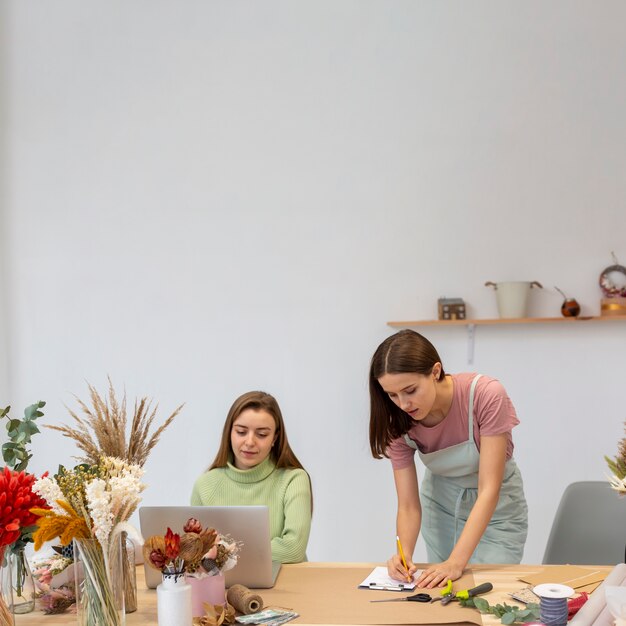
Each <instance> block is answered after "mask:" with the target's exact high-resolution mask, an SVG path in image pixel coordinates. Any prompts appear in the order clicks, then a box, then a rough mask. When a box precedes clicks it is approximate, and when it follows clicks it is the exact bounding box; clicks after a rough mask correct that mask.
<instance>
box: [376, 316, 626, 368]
mask: <svg viewBox="0 0 626 626" xmlns="http://www.w3.org/2000/svg"><path fill="white" fill-rule="evenodd" d="M619 320H622V321H624V320H626V315H602V316H583V317H580V316H579V317H511V318H508V317H499V318H496V319H476V320H421V321H410V322H387V325H388V326H391V327H392V328H415V327H418V326H465V327H467V362H468V363H469V364H472V363H473V362H474V338H475V335H476V326H489V325H496V324H552V323H562V324H570V325H571V324H574V325H579V326H580V325H581V324H583V322H612V321H619Z"/></svg>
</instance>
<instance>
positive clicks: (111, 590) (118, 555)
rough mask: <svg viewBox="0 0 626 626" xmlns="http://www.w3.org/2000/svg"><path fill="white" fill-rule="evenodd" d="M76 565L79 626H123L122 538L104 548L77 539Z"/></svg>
mask: <svg viewBox="0 0 626 626" xmlns="http://www.w3.org/2000/svg"><path fill="white" fill-rule="evenodd" d="M74 563H75V566H74V573H75V577H76V590H75V591H76V613H77V616H78V625H79V626H104V625H106V626H124V624H125V623H126V616H125V613H124V567H123V556H122V541H121V537H120V536H119V535H118V536H117V537H116V538H115V539H114V540H113V541H111V544H110V545H109V546H105V547H104V548H103V547H102V546H101V545H100V542H98V541H97V540H96V539H74Z"/></svg>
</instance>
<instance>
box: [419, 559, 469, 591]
mask: <svg viewBox="0 0 626 626" xmlns="http://www.w3.org/2000/svg"><path fill="white" fill-rule="evenodd" d="M462 574H463V568H462V567H461V566H460V565H459V564H458V563H454V562H452V561H444V562H443V563H437V564H434V565H431V566H430V567H428V568H426V569H425V570H424V571H423V573H422V575H421V576H420V577H419V578H417V579H416V580H415V584H416V586H417V587H420V588H422V589H433V588H434V587H445V586H446V583H447V582H448V579H450V580H456V579H457V578H461V575H462Z"/></svg>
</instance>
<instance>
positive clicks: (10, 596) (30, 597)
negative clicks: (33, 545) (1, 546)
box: [6, 548, 35, 614]
mask: <svg viewBox="0 0 626 626" xmlns="http://www.w3.org/2000/svg"><path fill="white" fill-rule="evenodd" d="M7 559H8V561H9V563H10V570H9V571H10V575H7V578H6V581H7V582H6V584H7V589H6V595H7V603H8V605H9V610H10V611H11V612H12V613H18V614H22V613H30V612H31V611H34V610H35V581H34V579H33V573H32V571H31V569H30V565H29V564H28V559H27V558H26V551H25V550H24V548H20V549H18V550H16V551H13V550H9V552H8V554H7Z"/></svg>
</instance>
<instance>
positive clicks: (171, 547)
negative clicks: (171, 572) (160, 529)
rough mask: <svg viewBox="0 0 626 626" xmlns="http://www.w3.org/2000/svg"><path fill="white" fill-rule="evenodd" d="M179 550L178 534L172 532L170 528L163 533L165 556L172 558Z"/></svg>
mask: <svg viewBox="0 0 626 626" xmlns="http://www.w3.org/2000/svg"><path fill="white" fill-rule="evenodd" d="M179 552H180V535H177V534H176V533H173V532H172V529H171V528H168V529H167V532H166V533H165V556H166V557H167V558H168V559H171V560H174V559H175V558H176V557H177V556H178V553H179Z"/></svg>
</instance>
